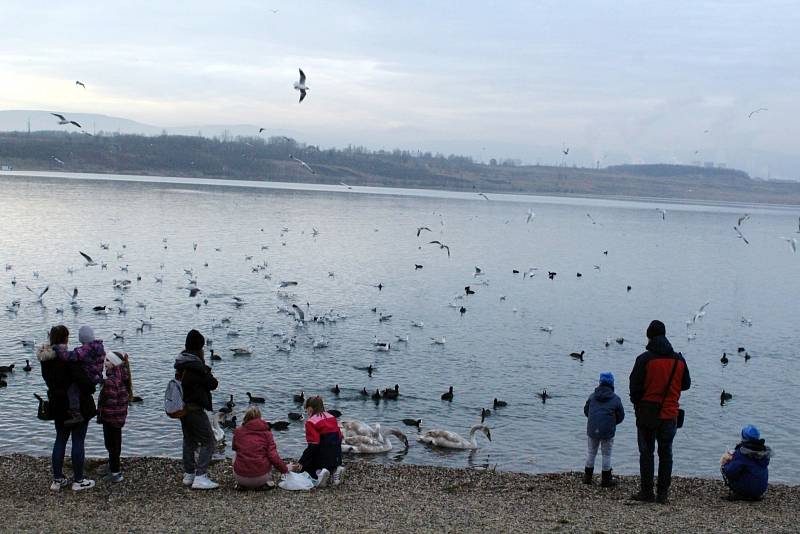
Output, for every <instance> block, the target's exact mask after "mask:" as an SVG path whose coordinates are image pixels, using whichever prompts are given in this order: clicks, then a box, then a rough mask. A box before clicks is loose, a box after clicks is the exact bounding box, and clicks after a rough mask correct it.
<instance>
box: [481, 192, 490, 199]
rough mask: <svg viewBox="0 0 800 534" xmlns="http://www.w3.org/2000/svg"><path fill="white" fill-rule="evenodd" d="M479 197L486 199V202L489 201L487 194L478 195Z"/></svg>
mask: <svg viewBox="0 0 800 534" xmlns="http://www.w3.org/2000/svg"><path fill="white" fill-rule="evenodd" d="M478 196H479V197H483V198H485V199H486V200H489V197H487V196H486V194H485V193H478Z"/></svg>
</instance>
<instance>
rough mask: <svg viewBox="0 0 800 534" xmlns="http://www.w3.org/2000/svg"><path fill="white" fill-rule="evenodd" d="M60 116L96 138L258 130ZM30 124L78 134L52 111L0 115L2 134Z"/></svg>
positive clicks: (38, 128)
mask: <svg viewBox="0 0 800 534" xmlns="http://www.w3.org/2000/svg"><path fill="white" fill-rule="evenodd" d="M53 111H54V112H55V113H61V114H62V115H64V116H66V117H67V118H69V119H70V120H74V121H76V122H78V123H79V124H80V125H81V126H82V127H83V129H84V131H86V132H88V133H91V134H97V133H105V134H134V135H148V136H152V135H161V134H162V133H165V132H166V133H167V134H169V135H198V134H202V136H203V137H219V136H223V135H228V136H234V137H235V136H238V135H248V136H249V135H257V134H258V129H259V127H258V126H253V125H251V124H228V125H224V124H204V125H187V126H175V127H167V128H165V127H162V126H154V125H151V124H144V123H141V122H137V121H134V120H130V119H123V118H121V117H110V116H108V115H101V114H98V113H72V112H70V111H66V110H53ZM28 121H30V131H31V132H43V131H77V128H75V127H74V126H59V125H58V119H56V118H55V117H54V116H52V115H51V114H50V111H42V110H24V109H23V110H8V111H0V132H27V131H28ZM266 135H286V136H296V135H297V132H293V131H291V130H286V129H280V128H278V129H274V130H272V129H271V130H269V131H268V132H266Z"/></svg>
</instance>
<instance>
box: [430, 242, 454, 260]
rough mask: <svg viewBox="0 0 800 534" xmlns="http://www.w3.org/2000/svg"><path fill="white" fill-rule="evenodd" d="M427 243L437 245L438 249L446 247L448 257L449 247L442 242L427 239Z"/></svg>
mask: <svg viewBox="0 0 800 534" xmlns="http://www.w3.org/2000/svg"><path fill="white" fill-rule="evenodd" d="M428 244H429V245H439V250H441V249H447V257H448V258H449V257H450V247H448V246H447V245H445V244H444V243H442V242H441V241H428Z"/></svg>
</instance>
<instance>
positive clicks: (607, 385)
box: [583, 372, 625, 488]
mask: <svg viewBox="0 0 800 534" xmlns="http://www.w3.org/2000/svg"><path fill="white" fill-rule="evenodd" d="M583 414H584V415H585V416H586V417H588V418H589V420H588V421H587V423H586V434H587V436H588V437H589V452H588V454H587V455H586V467H585V469H584V474H583V483H584V484H591V483H592V475H593V474H594V461H595V458H597V449H598V448H600V449H602V451H603V475H602V479H601V482H600V485H601V486H602V487H604V488H610V487H612V486H616V484H617V483H616V482H615V481H614V479H613V478H612V476H611V447H612V446H613V445H614V435H615V434H616V432H617V425H618V424H620V423H621V422H622V420H623V419H625V410H624V408H623V407H622V401H621V400H620V398H619V396H618V395H617V394H616V393H614V375H613V374H611V373H610V372H605V373H601V374H600V385H598V386H597V387H596V388H595V390H594V393H592V394H591V395H590V396H589V399H588V400H587V401H586V405H584V407H583Z"/></svg>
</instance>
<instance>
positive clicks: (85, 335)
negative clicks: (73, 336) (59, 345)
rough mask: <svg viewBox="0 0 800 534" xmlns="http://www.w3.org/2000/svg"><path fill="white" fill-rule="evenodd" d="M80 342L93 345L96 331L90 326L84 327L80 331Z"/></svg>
mask: <svg viewBox="0 0 800 534" xmlns="http://www.w3.org/2000/svg"><path fill="white" fill-rule="evenodd" d="M78 341H80V342H81V343H91V342H92V341H94V330H93V329H92V327H91V326H89V325H83V326H82V327H81V328H80V330H78Z"/></svg>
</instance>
